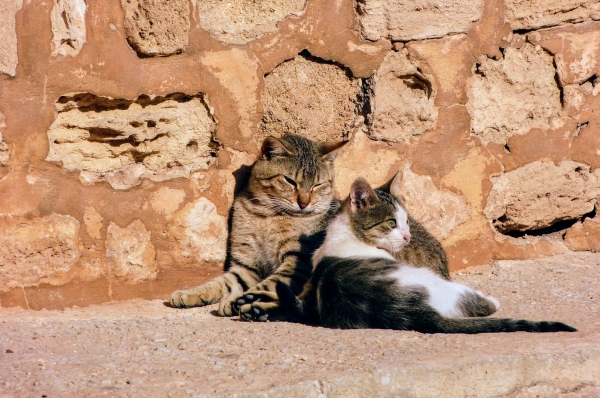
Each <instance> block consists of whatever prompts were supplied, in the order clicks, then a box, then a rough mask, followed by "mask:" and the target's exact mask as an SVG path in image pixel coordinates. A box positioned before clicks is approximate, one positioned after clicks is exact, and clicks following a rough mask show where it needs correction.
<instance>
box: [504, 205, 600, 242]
mask: <svg viewBox="0 0 600 398" xmlns="http://www.w3.org/2000/svg"><path fill="white" fill-rule="evenodd" d="M595 216H596V209H595V208H594V209H593V210H592V211H590V212H589V213H586V214H584V215H583V216H581V217H580V218H575V219H571V220H561V221H557V222H555V223H554V224H552V225H550V226H549V227H546V228H540V229H533V230H529V231H517V230H514V231H506V232H502V231H498V232H500V233H501V234H503V235H507V236H510V237H512V238H522V237H524V236H544V235H550V234H554V233H558V232H561V236H563V237H564V234H565V233H566V230H567V229H569V228H571V227H572V226H573V225H574V224H575V223H576V222H578V221H581V222H583V220H585V219H586V218H594V217H595ZM506 219H507V218H506V215H503V216H501V217H499V218H498V219H497V220H494V222H495V221H500V222H503V221H506Z"/></svg>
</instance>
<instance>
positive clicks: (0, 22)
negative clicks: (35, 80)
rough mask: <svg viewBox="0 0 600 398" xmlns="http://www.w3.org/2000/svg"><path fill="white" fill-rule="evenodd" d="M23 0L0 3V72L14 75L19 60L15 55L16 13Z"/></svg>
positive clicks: (9, 0) (5, 0) (8, 0)
mask: <svg viewBox="0 0 600 398" xmlns="http://www.w3.org/2000/svg"><path fill="white" fill-rule="evenodd" d="M22 6H23V0H3V1H2V4H0V54H2V57H0V73H5V74H7V75H10V76H14V75H15V73H16V71H17V64H18V62H19V60H18V56H17V31H16V29H15V28H16V26H15V25H16V24H15V22H16V13H17V11H19V10H20V9H21V7H22Z"/></svg>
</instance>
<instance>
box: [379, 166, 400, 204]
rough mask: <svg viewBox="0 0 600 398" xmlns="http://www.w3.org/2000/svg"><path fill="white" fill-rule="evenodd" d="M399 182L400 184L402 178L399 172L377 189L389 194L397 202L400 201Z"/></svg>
mask: <svg viewBox="0 0 600 398" xmlns="http://www.w3.org/2000/svg"><path fill="white" fill-rule="evenodd" d="M401 182H402V177H401V175H400V172H398V173H396V175H395V176H393V177H392V178H391V179H390V180H389V181H388V182H386V183H385V184H383V185H382V186H380V187H379V188H377V189H379V190H380V191H383V192H387V193H389V194H391V195H392V196H393V197H395V198H396V199H398V201H400V199H401V195H400V193H401V190H400V183H401Z"/></svg>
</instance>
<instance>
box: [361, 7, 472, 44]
mask: <svg viewBox="0 0 600 398" xmlns="http://www.w3.org/2000/svg"><path fill="white" fill-rule="evenodd" d="M483 3H484V2H483V1H481V0H469V1H456V0H442V1H438V2H436V3H430V2H427V1H413V2H406V1H399V0H360V1H356V2H355V4H356V12H357V28H358V31H359V33H360V34H361V36H362V37H363V38H365V39H367V40H371V41H377V40H379V39H380V38H387V39H391V40H395V41H408V40H416V39H428V38H436V37H442V36H446V35H447V34H449V33H459V32H466V31H467V30H468V29H469V27H470V26H471V23H472V22H474V21H477V20H478V19H479V18H481V14H482V13H483Z"/></svg>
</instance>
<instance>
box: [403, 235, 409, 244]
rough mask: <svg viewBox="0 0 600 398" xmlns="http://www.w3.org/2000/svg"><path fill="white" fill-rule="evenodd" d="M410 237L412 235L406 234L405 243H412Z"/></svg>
mask: <svg viewBox="0 0 600 398" xmlns="http://www.w3.org/2000/svg"><path fill="white" fill-rule="evenodd" d="M410 236H411V235H410V234H406V235H404V241H405V242H406V243H408V242H410Z"/></svg>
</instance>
